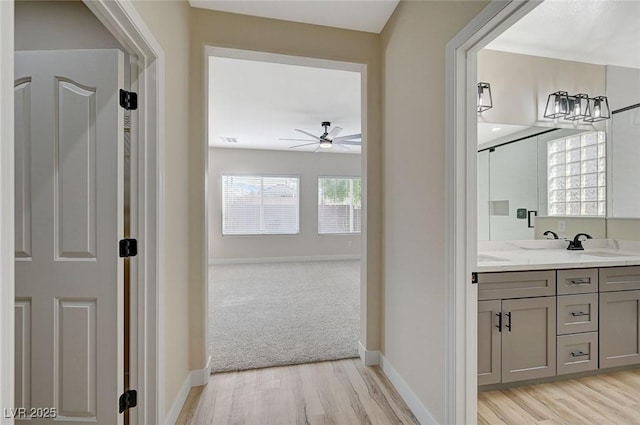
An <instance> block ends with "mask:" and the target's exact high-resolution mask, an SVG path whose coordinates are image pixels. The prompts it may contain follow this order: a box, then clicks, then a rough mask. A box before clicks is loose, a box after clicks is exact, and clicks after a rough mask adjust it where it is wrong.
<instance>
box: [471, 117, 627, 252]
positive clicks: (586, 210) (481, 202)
mask: <svg viewBox="0 0 640 425" xmlns="http://www.w3.org/2000/svg"><path fill="white" fill-rule="evenodd" d="M605 145H606V137H605V132H604V131H596V130H577V129H566V128H543V127H524V126H515V125H504V124H493V123H486V122H479V123H478V239H479V240H527V239H540V238H543V237H544V236H543V235H542V233H543V232H544V231H545V230H554V231H556V233H559V236H560V237H564V236H568V235H570V234H571V232H572V231H573V229H571V228H570V227H571V225H569V228H566V223H565V225H564V227H565V230H564V232H566V235H565V234H562V232H558V228H562V227H563V225H562V224H561V223H558V222H557V221H558V219H559V217H565V216H566V217H572V218H573V217H581V218H582V219H583V220H587V221H590V223H589V225H588V227H589V229H591V230H590V231H591V232H592V233H594V234H593V236H594V237H605V236H604V233H605V227H606V226H605V225H604V224H603V223H604V217H605V214H606V195H607V189H606V163H607V159H606V151H607V150H606V146H605ZM635 181H637V180H635ZM599 222H601V223H602V224H599ZM580 226H582V227H584V224H583V223H581V224H580ZM543 227H544V228H543ZM600 228H602V229H600Z"/></svg>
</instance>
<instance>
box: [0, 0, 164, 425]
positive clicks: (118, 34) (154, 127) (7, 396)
mask: <svg viewBox="0 0 640 425" xmlns="http://www.w3.org/2000/svg"><path fill="white" fill-rule="evenodd" d="M84 3H85V5H86V6H87V7H88V8H89V9H90V10H91V11H92V12H93V13H94V14H95V15H96V17H97V18H98V19H99V20H100V21H101V22H102V24H103V25H104V26H105V27H106V28H107V29H108V30H109V31H110V32H111V34H112V35H113V36H114V37H115V38H116V39H117V40H118V41H119V42H120V44H121V45H122V46H123V47H124V48H125V49H126V50H127V51H128V52H129V53H130V54H131V55H132V56H134V57H137V59H138V71H139V73H138V75H137V76H134V75H132V82H134V81H135V82H136V85H137V90H138V97H139V110H138V111H137V114H138V117H142V119H140V120H139V123H138V124H139V125H136V124H135V122H136V120H135V119H134V120H133V122H132V124H133V125H134V127H133V128H132V131H136V132H137V133H136V136H137V141H138V146H139V149H138V158H137V164H133V163H132V175H133V174H134V173H135V175H136V177H137V187H136V188H135V191H134V193H136V194H137V197H136V198H135V199H133V202H134V203H135V204H136V205H135V213H134V214H132V232H135V233H134V234H136V235H137V237H138V240H139V241H140V246H141V248H142V249H140V254H139V256H138V257H137V259H135V261H132V268H131V270H132V285H136V284H137V291H136V296H137V303H136V304H134V305H132V309H133V312H132V316H131V317H132V324H134V327H135V328H134V329H133V332H134V333H136V334H137V339H136V341H135V344H134V345H132V346H134V347H135V348H134V349H132V369H131V372H132V375H131V383H132V386H134V385H135V386H136V389H137V390H138V408H136V409H134V410H132V411H131V412H132V415H131V419H132V422H131V423H132V424H135V423H140V424H145V423H164V416H165V408H164V273H163V272H162V270H161V267H162V265H163V264H164V175H165V172H164V120H163V118H162V117H163V116H164V96H165V94H164V79H165V62H164V61H165V59H164V52H163V50H162V48H161V47H160V44H159V43H158V42H157V41H156V40H155V38H154V36H153V34H152V33H151V31H150V30H149V28H148V27H147V26H146V24H145V23H144V20H143V19H142V17H141V16H140V15H139V14H138V12H137V11H136V9H135V7H134V6H133V3H132V1H131V0H116V1H113V0H96V1H89V0H84ZM0 47H1V49H0V94H1V95H2V99H3V102H0V140H2V143H0V198H1V199H2V200H3V201H2V202H3V207H2V208H0V341H2V342H3V349H2V350H0V406H3V407H5V406H6V407H7V408H10V407H13V405H14V396H13V392H14V349H15V348H14V346H15V341H14V298H15V297H14V293H15V292H14V288H15V276H14V264H13V261H14V226H15V224H14V217H13V215H14V179H15V177H14V164H13V161H14V122H13V79H14V76H13V75H14V71H13V69H14V0H8V1H0ZM136 77H137V80H136ZM134 118H135V117H134ZM134 166H135V168H133V167H134ZM114 409H115V406H114ZM5 416H7V415H4V414H3V415H0V424H3V425H4V424H13V422H14V421H13V419H12V418H5Z"/></svg>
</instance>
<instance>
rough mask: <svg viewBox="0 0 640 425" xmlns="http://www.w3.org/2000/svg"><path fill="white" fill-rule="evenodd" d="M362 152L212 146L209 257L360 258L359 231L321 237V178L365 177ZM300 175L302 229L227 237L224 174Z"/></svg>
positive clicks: (212, 258)
mask: <svg viewBox="0 0 640 425" xmlns="http://www.w3.org/2000/svg"><path fill="white" fill-rule="evenodd" d="M360 159H361V158H360V155H353V154H338V153H319V152H317V153H310V152H292V151H267V150H257V149H225V148H210V149H209V260H217V261H225V260H227V261H228V260H239V259H260V258H292V259H295V258H296V257H298V258H304V257H314V258H315V257H319V258H321V257H327V258H331V257H342V256H344V257H349V258H356V257H359V256H360V235H359V234H351V235H318V177H322V176H345V177H346V176H353V177H359V176H360ZM224 174H231V175H233V174H238V175H286V176H298V177H299V178H300V186H299V196H300V198H299V199H300V209H299V217H300V233H299V234H297V235H260V236H222V175H224Z"/></svg>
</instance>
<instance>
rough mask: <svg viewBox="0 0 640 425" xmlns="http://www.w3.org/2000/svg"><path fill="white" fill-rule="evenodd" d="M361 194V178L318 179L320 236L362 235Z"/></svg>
mask: <svg viewBox="0 0 640 425" xmlns="http://www.w3.org/2000/svg"><path fill="white" fill-rule="evenodd" d="M361 194H362V190H361V182H360V178H359V177H320V178H318V234H321V235H327V234H341V233H360V228H361V224H362V203H361Z"/></svg>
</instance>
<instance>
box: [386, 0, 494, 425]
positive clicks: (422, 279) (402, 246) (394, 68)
mask: <svg viewBox="0 0 640 425" xmlns="http://www.w3.org/2000/svg"><path fill="white" fill-rule="evenodd" d="M485 5H486V2H482V1H470V2H463V1H454V2H449V1H428V2H411V1H410V2H401V3H400V4H399V6H398V7H397V8H396V11H395V12H394V14H393V16H392V18H391V20H390V21H389V22H388V23H387V25H386V27H385V29H384V31H383V32H382V49H383V63H384V65H383V99H384V152H383V169H384V207H383V210H384V239H383V240H384V344H383V346H384V350H383V352H384V356H385V358H386V359H387V360H388V361H390V362H391V363H392V364H393V366H394V367H395V369H396V370H397V372H398V373H399V374H400V375H401V376H402V378H403V379H404V380H405V381H406V382H407V384H408V385H409V387H410V388H411V390H412V391H413V392H414V393H415V394H416V396H417V397H418V399H419V400H420V401H421V402H422V403H423V404H424V405H425V407H426V408H427V409H428V410H429V411H430V412H431V414H432V415H433V416H434V418H435V419H436V421H438V422H439V423H444V418H445V388H446V385H445V325H444V318H445V317H446V314H445V292H446V288H445V108H444V99H445V46H446V44H447V42H448V41H449V40H450V39H451V38H453V37H454V36H455V35H456V33H457V32H459V31H460V30H461V29H462V28H463V27H464V26H465V25H466V24H467V23H468V22H469V21H470V20H471V19H472V18H473V17H474V16H475V15H477V14H478V13H479V11H480V10H481V9H482V8H483V7H484V6H485Z"/></svg>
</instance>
